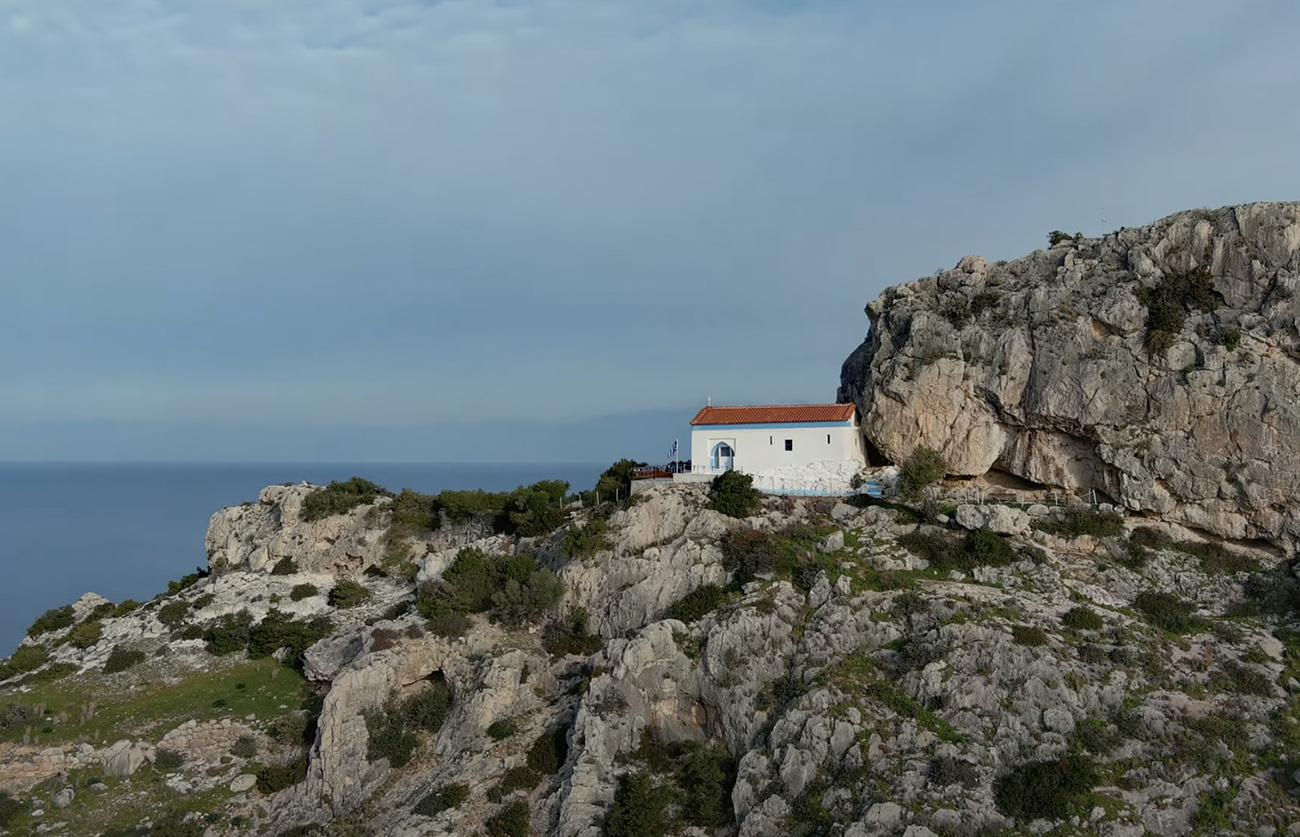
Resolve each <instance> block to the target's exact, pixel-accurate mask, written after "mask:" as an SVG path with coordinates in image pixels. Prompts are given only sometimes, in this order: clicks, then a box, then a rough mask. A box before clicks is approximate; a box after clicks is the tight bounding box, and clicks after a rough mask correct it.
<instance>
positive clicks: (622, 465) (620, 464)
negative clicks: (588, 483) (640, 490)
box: [595, 459, 645, 501]
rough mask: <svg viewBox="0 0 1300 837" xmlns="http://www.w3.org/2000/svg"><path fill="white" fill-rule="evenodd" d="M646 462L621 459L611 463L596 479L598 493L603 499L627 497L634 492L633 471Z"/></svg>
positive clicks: (642, 466) (643, 465)
mask: <svg viewBox="0 0 1300 837" xmlns="http://www.w3.org/2000/svg"><path fill="white" fill-rule="evenodd" d="M644 467H645V463H644V462H637V461H636V460H635V459H620V460H618V461H617V462H615V463H614V464H613V465H610V466H609V467H608V468H606V469H605V471H604V472H603V473H602V474H601V475H600V479H598V480H596V489H595V491H596V493H597V494H599V495H600V499H601V500H602V501H607V500H614V499H615V498H617V497H627V496H629V495H630V494H631V493H632V472H633V471H635V470H636V469H637V468H644Z"/></svg>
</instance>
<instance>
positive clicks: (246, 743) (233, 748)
mask: <svg viewBox="0 0 1300 837" xmlns="http://www.w3.org/2000/svg"><path fill="white" fill-rule="evenodd" d="M230 755H232V756H237V757H238V758H241V759H251V758H253V757H254V756H256V755H257V739H256V738H254V737H253V736H251V735H241V736H239V738H238V739H237V740H236V741H235V743H234V744H231V745H230Z"/></svg>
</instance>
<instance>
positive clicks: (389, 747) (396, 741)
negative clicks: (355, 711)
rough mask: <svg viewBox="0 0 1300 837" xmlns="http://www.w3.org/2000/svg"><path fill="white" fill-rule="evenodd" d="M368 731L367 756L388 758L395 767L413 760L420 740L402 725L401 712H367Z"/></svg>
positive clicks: (378, 758)
mask: <svg viewBox="0 0 1300 837" xmlns="http://www.w3.org/2000/svg"><path fill="white" fill-rule="evenodd" d="M365 718H366V732H367V733H369V735H370V740H369V742H368V743H367V745H366V758H367V759H369V760H370V761H379V760H380V759H388V764H389V766H390V767H392V768H393V769H399V768H402V767H405V766H406V765H407V764H409V763H410V761H411V756H412V754H414V753H415V748H416V746H417V745H418V744H419V743H420V742H419V740H418V739H417V738H416V737H415V736H414V735H412V734H411V733H410V732H407V731H406V729H405V728H404V727H403V725H402V721H403V718H402V716H401V714H400V713H398V712H392V711H374V712H367V713H366V716H365Z"/></svg>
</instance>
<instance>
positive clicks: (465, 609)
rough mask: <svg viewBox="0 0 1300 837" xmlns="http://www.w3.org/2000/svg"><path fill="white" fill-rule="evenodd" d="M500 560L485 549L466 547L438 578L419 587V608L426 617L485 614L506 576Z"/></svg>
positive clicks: (417, 601) (417, 602)
mask: <svg viewBox="0 0 1300 837" xmlns="http://www.w3.org/2000/svg"><path fill="white" fill-rule="evenodd" d="M502 576H503V573H502V572H501V570H500V567H499V562H497V561H494V560H493V559H492V558H490V557H489V556H488V555H487V554H486V553H484V552H483V551H482V550H478V549H474V548H473V547H466V548H465V549H462V550H461V551H460V552H458V553H457V554H456V558H455V560H453V561H452V562H451V566H449V567H447V569H446V570H445V571H444V572H443V574H442V578H441V579H439V580H437V581H426V582H425V583H424V584H423V585H421V586H420V592H419V596H418V598H417V600H416V607H417V608H418V609H419V611H420V614H421V615H422V616H424V617H425V618H428V617H430V616H433V615H435V614H438V613H482V612H484V611H486V610H489V609H491V607H492V596H493V594H495V593H496V591H497V590H498V589H500V586H501V584H502V583H503V581H504V579H503V578H502Z"/></svg>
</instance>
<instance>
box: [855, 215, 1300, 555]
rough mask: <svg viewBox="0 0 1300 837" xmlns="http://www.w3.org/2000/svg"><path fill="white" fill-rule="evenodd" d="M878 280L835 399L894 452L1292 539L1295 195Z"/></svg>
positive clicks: (1296, 460)
mask: <svg viewBox="0 0 1300 837" xmlns="http://www.w3.org/2000/svg"><path fill="white" fill-rule="evenodd" d="M1052 238H1053V246H1052V247H1051V248H1050V249H1047V250H1040V251H1038V252H1035V253H1032V254H1030V255H1029V256H1026V257H1024V258H1021V259H1016V260H1015V261H1011V262H999V263H997V264H989V263H987V262H986V261H985V260H984V259H983V258H980V257H978V256H971V257H967V258H965V259H962V261H961V262H960V263H959V264H958V265H957V267H956V268H955V269H953V270H950V271H947V272H941V273H939V274H937V275H935V276H930V277H926V278H924V279H919V280H917V281H915V282H909V283H907V284H904V285H898V286H896V287H892V288H889V289H888V290H886V291H885V292H884V293H883V294H882V295H881V296H880V297H879V298H878V299H877V300H875V301H874V302H872V303H871V304H870V305H868V306H867V315H868V316H869V317H870V319H871V331H870V334H869V335H868V336H867V339H866V342H864V343H863V344H862V346H861V347H860V348H859V349H858V350H857V351H855V352H854V353H853V354H852V356H850V357H849V359H848V360H847V361H846V362H845V364H844V368H843V372H842V377H841V386H840V393H839V394H840V398H841V400H845V401H854V402H856V403H857V404H858V405H859V407H860V410H861V415H862V417H863V422H864V429H865V432H866V434H867V436H868V437H869V438H870V440H871V441H872V442H873V443H874V444H875V446H876V448H877V449H878V450H879V451H880V452H881V453H883V455H884V456H885V457H887V458H889V459H891V460H893V461H896V462H901V461H902V460H903V459H905V458H906V457H907V456H908V455H909V454H910V453H911V452H912V451H913V450H914V449H915V448H917V447H918V446H925V447H929V448H933V449H937V450H939V451H940V452H941V453H942V454H943V455H944V458H945V459H946V460H947V462H948V466H949V472H950V473H952V474H956V475H980V474H984V473H986V472H988V471H990V470H994V469H996V470H1001V471H1005V472H1007V473H1010V474H1014V475H1016V476H1019V477H1023V478H1024V479H1027V480H1030V481H1032V482H1035V483H1040V484H1046V485H1051V486H1058V487H1063V488H1066V489H1072V490H1081V491H1086V490H1091V489H1096V490H1097V491H1099V492H1102V493H1103V494H1104V495H1105V496H1106V497H1108V498H1110V499H1111V500H1113V501H1114V502H1117V503H1119V504H1121V505H1123V506H1124V507H1125V508H1128V509H1130V510H1133V511H1141V512H1153V513H1156V514H1159V515H1161V516H1162V517H1163V518H1165V519H1167V520H1175V521H1179V522H1181V523H1184V524H1186V525H1188V526H1192V527H1195V528H1198V529H1201V530H1204V531H1206V532H1210V533H1213V534H1215V535H1218V536H1220V537H1227V538H1235V539H1243V540H1244V539H1256V538H1261V539H1266V540H1268V541H1271V542H1273V543H1275V544H1278V545H1286V546H1288V547H1290V546H1292V545H1294V543H1295V542H1296V539H1297V536H1298V535H1300V518H1297V512H1296V508H1297V507H1296V505H1295V503H1294V499H1295V497H1296V495H1297V490H1300V399H1297V398H1296V393H1297V391H1300V320H1297V313H1298V311H1297V306H1296V302H1295V299H1294V294H1295V291H1296V289H1297V287H1298V286H1300V204H1294V203H1258V204H1249V205H1246V206H1236V207H1228V208H1225V209H1219V210H1214V211H1210V210H1197V211H1192V212H1182V213H1179V214H1177V215H1172V216H1170V217H1168V218H1165V219H1164V220H1162V221H1158V222H1157V223H1155V224H1152V225H1151V226H1148V227H1141V228H1137V229H1123V230H1120V231H1119V232H1115V233H1111V234H1110V235H1106V236H1103V237H1102V238H1085V237H1083V236H1075V237H1069V236H1064V235H1061V234H1054V235H1053V236H1052Z"/></svg>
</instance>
